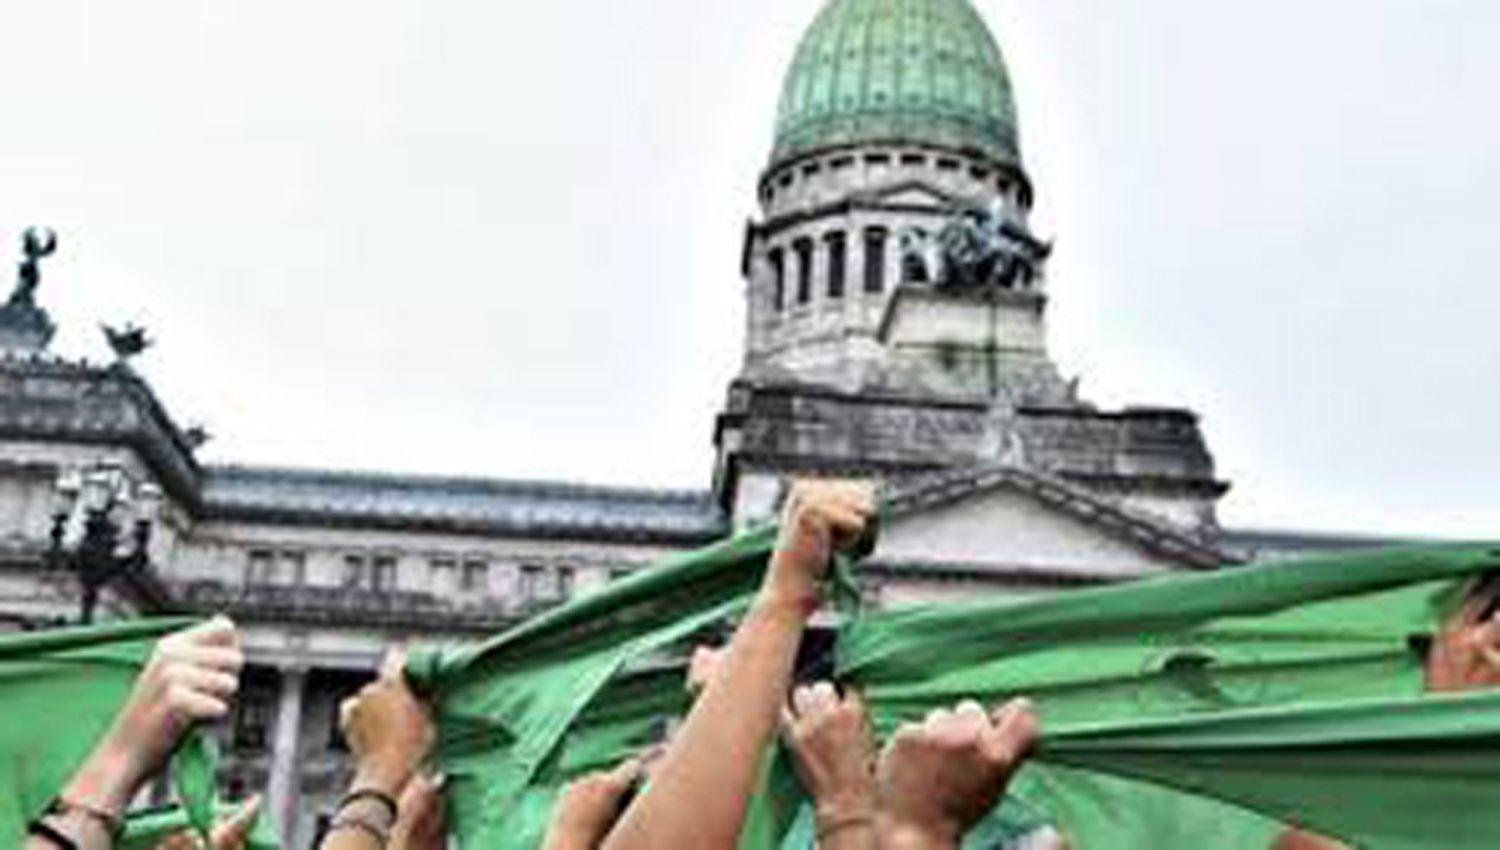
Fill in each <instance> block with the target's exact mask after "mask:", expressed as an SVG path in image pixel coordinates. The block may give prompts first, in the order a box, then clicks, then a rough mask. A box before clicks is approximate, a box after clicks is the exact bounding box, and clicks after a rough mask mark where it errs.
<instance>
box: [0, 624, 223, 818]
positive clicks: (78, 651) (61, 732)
mask: <svg viewBox="0 0 1500 850" xmlns="http://www.w3.org/2000/svg"><path fill="white" fill-rule="evenodd" d="M194 622H195V621H193V620H191V619H187V618H163V619H154V620H136V621H129V622H123V623H110V624H104V625H97V626H86V627H78V628H67V629H54V630H50V631H42V632H22V633H17V634H11V635H4V636H0V844H5V846H18V845H19V843H20V841H21V838H22V837H23V836H24V834H25V825H26V822H27V821H29V820H30V819H32V818H34V817H36V816H37V815H38V814H40V813H41V812H42V811H43V810H44V809H45V808H46V807H47V804H48V802H50V801H51V799H52V798H53V797H55V796H56V795H57V794H58V792H59V791H60V790H61V788H62V786H63V785H64V784H66V782H67V780H68V778H69V777H70V776H71V775H72V774H73V772H74V771H75V770H76V769H77V768H78V766H79V765H80V764H82V762H83V760H84V759H85V758H86V757H87V756H88V754H89V753H90V752H91V751H92V750H93V748H94V745H95V744H96V743H97V742H98V740H99V739H100V737H102V736H103V734H104V732H105V731H106V730H107V729H108V727H109V725H110V722H111V721H112V720H113V718H114V716H115V714H116V713H117V712H118V710H119V708H120V706H121V705H123V704H124V702H125V699H126V697H127V696H129V694H130V689H131V686H132V685H133V683H134V681H135V678H136V675H137V674H138V673H139V672H140V670H141V667H142V666H144V665H145V663H146V661H147V660H148V659H149V658H150V657H151V652H152V650H153V648H154V647H155V646H156V642H157V640H159V639H160V638H161V637H163V636H165V635H167V634H170V633H171V632H174V631H177V630H179V629H183V628H186V627H188V626H191V625H193V624H194ZM202 746H204V742H203V741H202V739H201V738H199V737H197V733H193V734H192V735H190V736H189V738H188V739H186V740H185V743H184V747H183V750H182V751H181V752H180V753H179V757H180V758H181V759H182V760H183V761H182V764H181V765H180V766H179V767H178V771H179V773H180V774H181V775H180V776H179V777H178V780H179V781H178V787H179V792H180V794H181V796H182V797H183V800H184V803H185V805H186V807H187V813H196V818H192V822H193V825H194V827H195V828H200V829H201V828H206V827H207V826H208V825H209V824H208V822H207V821H208V819H209V818H210V816H211V813H212V808H213V796H212V795H213V781H212V780H213V763H212V760H211V756H209V755H208V754H207V753H206V751H203V750H202V749H200V748H201V747H202ZM187 813H185V815H184V817H187V816H188V815H187Z"/></svg>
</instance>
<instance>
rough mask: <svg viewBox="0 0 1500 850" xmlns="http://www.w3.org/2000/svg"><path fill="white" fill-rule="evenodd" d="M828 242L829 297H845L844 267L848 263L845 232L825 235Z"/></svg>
mask: <svg viewBox="0 0 1500 850" xmlns="http://www.w3.org/2000/svg"><path fill="white" fill-rule="evenodd" d="M825 240H826V241H827V243H828V297H829V298H843V297H844V275H845V270H844V267H845V265H846V262H845V260H846V258H845V254H846V253H847V251H846V249H845V240H844V234H842V233H830V234H828V236H826V237H825Z"/></svg>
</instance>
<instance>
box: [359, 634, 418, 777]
mask: <svg viewBox="0 0 1500 850" xmlns="http://www.w3.org/2000/svg"><path fill="white" fill-rule="evenodd" d="M405 671H406V654H405V653H404V652H402V651H401V650H399V649H393V650H391V651H390V652H389V653H387V654H386V657H385V661H384V663H383V664H382V665H381V670H380V678H378V679H376V680H375V681H373V682H371V683H370V684H368V685H365V686H364V687H363V688H361V689H360V691H359V693H357V694H355V695H354V696H352V697H350V698H349V699H346V700H344V702H343V704H342V705H340V706H339V729H340V730H341V731H342V732H343V733H344V740H346V741H348V742H349V749H350V750H352V751H353V752H354V757H355V764H356V767H355V772H354V785H353V787H354V789H356V790H363V789H371V790H375V791H380V792H382V793H384V794H387V795H389V796H390V797H392V798H394V797H397V796H399V795H400V794H401V791H402V789H403V788H404V787H405V786H406V783H407V780H409V779H410V778H411V776H412V774H413V773H415V772H416V769H417V767H418V766H419V765H420V764H421V763H422V760H423V759H425V758H426V757H427V751H428V749H430V748H431V747H432V741H433V737H434V732H433V728H432V720H431V719H430V718H429V717H428V716H427V709H426V707H425V706H423V705H422V703H421V702H420V701H418V700H417V698H416V696H415V695H414V694H412V692H411V689H410V688H408V687H407V685H406V672H405Z"/></svg>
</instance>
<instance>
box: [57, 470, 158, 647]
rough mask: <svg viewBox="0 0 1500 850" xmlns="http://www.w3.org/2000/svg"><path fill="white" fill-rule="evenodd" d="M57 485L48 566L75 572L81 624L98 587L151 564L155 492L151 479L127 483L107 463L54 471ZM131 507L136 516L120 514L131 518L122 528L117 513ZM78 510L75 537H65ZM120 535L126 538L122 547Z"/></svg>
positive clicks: (90, 610)
mask: <svg viewBox="0 0 1500 850" xmlns="http://www.w3.org/2000/svg"><path fill="white" fill-rule="evenodd" d="M132 490H134V491H135V492H134V493H132ZM57 491H58V495H59V497H60V500H61V504H60V505H59V508H58V510H57V511H56V512H55V513H54V514H53V515H52V530H51V533H50V537H51V545H50V546H49V547H48V550H47V566H48V567H49V568H50V569H54V570H61V571H66V572H69V573H72V574H73V575H74V576H75V577H76V578H77V580H78V586H79V591H80V599H81V612H80V614H81V616H80V622H82V623H84V624H85V625H86V624H88V623H92V622H93V620H94V609H95V607H97V605H98V603H99V592H100V591H101V590H103V589H104V588H105V587H106V586H107V585H109V584H110V583H111V582H113V581H116V580H117V579H120V578H124V577H125V576H127V575H130V574H132V573H141V572H144V571H145V569H146V567H147V566H148V565H149V564H150V554H149V548H150V544H151V516H152V515H153V514H154V511H155V508H156V504H157V502H158V501H159V499H160V494H159V492H158V491H157V490H156V488H155V487H154V486H153V485H149V484H145V485H141V486H139V487H132V486H131V482H130V479H129V478H128V476H126V474H125V471H124V470H123V469H121V468H120V467H118V466H112V465H107V464H100V465H98V466H94V467H91V468H89V469H86V470H84V471H83V472H82V473H78V472H64V473H63V474H62V475H60V476H58V482H57ZM132 507H134V508H135V509H136V510H135V512H134V513H135V516H134V519H129V518H127V519H126V520H125V522H129V523H130V527H129V529H128V531H127V530H126V529H125V528H124V527H123V526H122V522H121V520H120V519H119V518H118V517H117V514H122V513H123V514H128V513H129V512H130V509H131V508H132ZM80 510H81V512H82V516H81V517H80V519H81V527H79V528H78V531H79V532H80V534H79V536H78V538H77V540H76V542H69V540H68V537H69V532H70V531H71V530H72V527H73V526H75V525H76V524H75V523H74V517H75V516H77V515H78V513H79V511H80ZM122 537H128V538H129V539H128V546H127V547H126V548H125V549H124V551H123V552H122V551H121V543H122Z"/></svg>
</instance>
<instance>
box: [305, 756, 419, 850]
mask: <svg viewBox="0 0 1500 850" xmlns="http://www.w3.org/2000/svg"><path fill="white" fill-rule="evenodd" d="M407 778H408V777H407V776H406V775H405V774H404V773H403V771H401V770H400V769H399V768H395V767H390V766H388V765H386V764H383V763H381V762H378V761H375V760H362V761H361V762H360V764H359V765H358V766H357V767H356V768H355V771H354V780H353V781H352V782H350V783H349V793H350V794H353V793H354V792H356V791H367V792H369V791H373V792H375V793H378V794H380V795H382V796H384V797H385V798H387V799H389V800H390V801H392V802H394V801H395V800H396V799H398V798H399V797H400V796H401V790H402V788H403V787H404V786H405V785H406V781H407ZM397 815H398V813H397V812H393V811H389V810H387V808H386V807H385V805H384V804H382V803H378V802H376V801H374V800H371V799H368V798H366V799H361V800H357V801H352V802H350V803H347V804H346V805H344V806H343V807H341V808H340V809H339V812H338V815H337V817H335V818H334V828H332V829H330V830H329V831H328V832H327V833H325V834H324V836H323V841H322V842H321V843H320V844H319V845H318V850H384V848H385V846H386V845H388V844H390V843H391V842H392V841H393V840H394V838H395V829H396V820H397ZM371 827H373V829H372V828H371ZM377 833H384V834H385V835H386V836H387V838H386V839H384V840H382V839H381V838H380V837H378V835H377Z"/></svg>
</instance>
